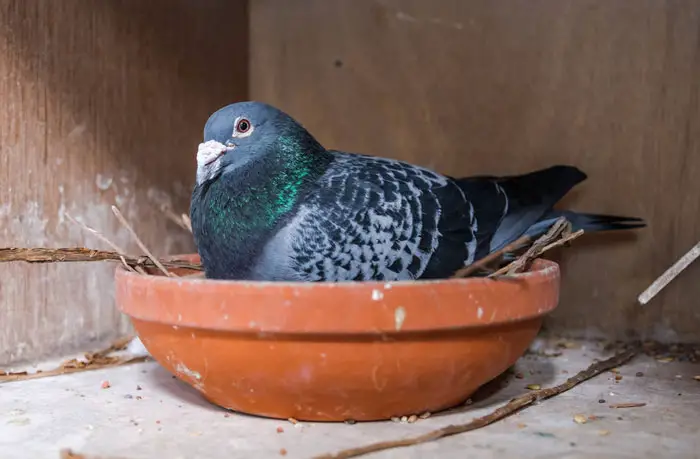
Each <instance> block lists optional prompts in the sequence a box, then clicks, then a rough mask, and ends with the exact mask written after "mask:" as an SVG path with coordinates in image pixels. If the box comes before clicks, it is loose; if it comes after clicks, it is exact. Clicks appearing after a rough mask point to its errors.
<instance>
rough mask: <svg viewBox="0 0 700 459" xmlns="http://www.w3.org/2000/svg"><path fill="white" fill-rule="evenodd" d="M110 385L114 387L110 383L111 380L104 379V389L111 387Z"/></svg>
mask: <svg viewBox="0 0 700 459" xmlns="http://www.w3.org/2000/svg"><path fill="white" fill-rule="evenodd" d="M110 387H112V385H111V384H110V383H109V381H102V388H103V389H109V388H110Z"/></svg>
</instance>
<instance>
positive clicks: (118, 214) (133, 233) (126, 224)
mask: <svg viewBox="0 0 700 459" xmlns="http://www.w3.org/2000/svg"><path fill="white" fill-rule="evenodd" d="M112 212H114V215H115V216H116V217H117V219H118V220H119V223H121V224H122V225H123V226H124V228H126V229H127V231H129V233H131V236H132V237H133V238H134V240H135V241H136V244H138V246H139V247H140V248H141V250H143V253H145V254H146V255H147V256H148V258H150V259H151V260H152V261H153V264H155V265H156V266H157V267H158V269H160V270H161V272H162V273H163V274H165V275H166V276H168V277H175V275H174V274H172V273H170V271H168V270H167V269H165V266H163V264H162V263H161V262H160V261H158V259H157V258H156V257H154V256H153V254H152V253H151V251H150V250H148V247H146V245H145V244H144V243H143V242H141V239H140V238H139V237H138V235H137V234H136V231H134V229H133V228H132V227H131V225H130V224H129V222H127V221H126V218H124V216H123V215H122V213H121V212H120V211H119V209H118V208H117V206H112Z"/></svg>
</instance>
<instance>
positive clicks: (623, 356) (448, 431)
mask: <svg viewBox="0 0 700 459" xmlns="http://www.w3.org/2000/svg"><path fill="white" fill-rule="evenodd" d="M636 354H637V348H634V349H630V350H627V351H624V352H621V353H619V354H617V355H615V356H613V357H611V358H609V359H607V360H603V361H601V362H595V363H593V364H592V365H591V366H589V367H588V368H586V369H585V370H583V371H581V372H579V373H578V374H576V375H575V376H573V377H571V378H569V379H567V380H566V382H564V383H562V384H559V385H558V386H554V387H548V388H545V389H540V390H536V391H532V392H528V393H527V394H525V395H522V396H520V397H517V398H515V399H513V400H511V401H510V402H508V403H507V404H505V405H503V406H501V407H499V408H497V409H496V410H494V411H493V412H491V413H490V414H488V415H486V416H482V417H480V418H476V419H473V420H472V421H471V422H468V423H466V424H459V425H449V426H447V427H443V428H442V429H437V430H434V431H432V432H428V433H426V434H423V435H418V436H415V437H410V438H404V439H401V440H392V441H385V442H379V443H373V444H370V445H367V446H361V447H359V448H350V449H346V450H343V451H340V452H337V453H332V454H324V455H321V456H316V457H315V458H314V459H345V458H350V457H358V456H363V455H365V454H370V453H376V452H378V451H384V450H387V449H392V448H400V447H405V446H413V445H418V444H421V443H427V442H430V441H435V440H438V439H440V438H443V437H448V436H451V435H455V434H459V433H463V432H469V431H471V430H476V429H480V428H482V427H486V426H487V425H489V424H493V423H494V422H497V421H500V420H501V419H505V418H506V417H508V416H510V415H512V414H514V413H516V412H518V411H520V410H523V409H525V408H527V407H529V406H532V404H534V403H535V402H537V401H539V400H545V399H548V398H550V397H554V396H556V395H559V394H561V393H563V392H566V391H568V390H570V389H571V388H573V387H575V386H577V385H579V384H581V383H582V382H584V381H587V380H589V379H591V378H593V377H595V376H597V375H599V374H601V373H603V372H605V371H608V370H610V369H611V368H615V367H619V366H621V365H623V364H624V363H626V362H628V361H629V360H630V359H632V357H634V356H635V355H636Z"/></svg>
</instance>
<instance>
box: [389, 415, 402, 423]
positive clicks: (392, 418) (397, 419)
mask: <svg viewBox="0 0 700 459" xmlns="http://www.w3.org/2000/svg"><path fill="white" fill-rule="evenodd" d="M391 420H392V421H393V422H401V419H399V418H398V417H397V416H392V417H391Z"/></svg>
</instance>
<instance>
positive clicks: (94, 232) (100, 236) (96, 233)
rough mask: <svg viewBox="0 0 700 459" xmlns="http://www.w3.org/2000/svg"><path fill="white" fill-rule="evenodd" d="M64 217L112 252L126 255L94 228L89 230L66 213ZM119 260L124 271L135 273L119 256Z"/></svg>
mask: <svg viewBox="0 0 700 459" xmlns="http://www.w3.org/2000/svg"><path fill="white" fill-rule="evenodd" d="M65 216H66V218H68V220H70V221H71V223H73V224H75V225H77V226H79V227H81V228H82V229H84V230H85V231H87V232H88V233H90V234H92V235H93V236H95V237H96V238H97V239H99V240H101V241H102V242H104V243H105V244H107V245H108V246H110V247H111V248H113V249H114V250H116V251H117V252H119V253H126V251H125V250H123V249H122V248H121V247H119V246H118V245H117V244H115V243H114V242H112V241H110V240H109V239H107V237H106V236H105V235H104V234H102V233H100V232H99V231H97V230H96V229H95V228H91V227H89V226H88V225H86V224H85V223H82V222H79V221H78V220H76V219H75V218H73V217H72V216H71V215H70V214H69V213H68V212H66V213H65ZM119 259H120V260H121V261H122V264H123V265H124V267H125V268H126V269H128V270H129V271H133V272H136V270H135V269H134V268H132V267H131V266H129V264H128V263H127V262H126V259H124V257H123V256H120V257H119Z"/></svg>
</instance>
